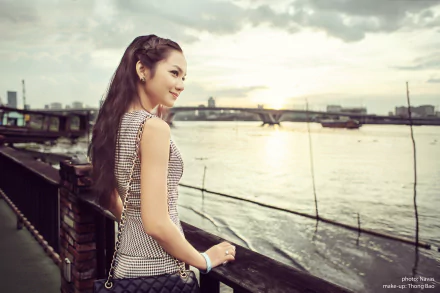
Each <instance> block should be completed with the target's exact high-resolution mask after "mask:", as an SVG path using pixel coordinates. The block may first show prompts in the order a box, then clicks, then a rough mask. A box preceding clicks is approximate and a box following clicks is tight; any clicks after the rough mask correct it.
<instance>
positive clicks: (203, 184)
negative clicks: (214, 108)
mask: <svg viewBox="0 0 440 293" xmlns="http://www.w3.org/2000/svg"><path fill="white" fill-rule="evenodd" d="M205 175H206V166H205V169H204V170H203V183H202V190H205Z"/></svg>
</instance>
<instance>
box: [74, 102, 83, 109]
mask: <svg viewBox="0 0 440 293" xmlns="http://www.w3.org/2000/svg"><path fill="white" fill-rule="evenodd" d="M82 108H84V104H83V103H82V102H73V103H72V109H82Z"/></svg>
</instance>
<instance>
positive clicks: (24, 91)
mask: <svg viewBox="0 0 440 293" xmlns="http://www.w3.org/2000/svg"><path fill="white" fill-rule="evenodd" d="M21 83H22V85H23V109H25V110H26V90H25V88H24V79H22V80H21Z"/></svg>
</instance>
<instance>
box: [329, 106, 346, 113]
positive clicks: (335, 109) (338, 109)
mask: <svg viewBox="0 0 440 293" xmlns="http://www.w3.org/2000/svg"><path fill="white" fill-rule="evenodd" d="M341 110H342V107H341V106H339V105H327V112H336V113H340V112H341Z"/></svg>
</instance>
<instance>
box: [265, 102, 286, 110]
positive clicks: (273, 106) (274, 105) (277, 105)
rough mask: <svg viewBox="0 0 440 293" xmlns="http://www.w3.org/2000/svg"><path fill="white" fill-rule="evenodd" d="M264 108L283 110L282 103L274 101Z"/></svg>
mask: <svg viewBox="0 0 440 293" xmlns="http://www.w3.org/2000/svg"><path fill="white" fill-rule="evenodd" d="M265 108H268V109H275V110H280V109H283V108H284V101H274V102H271V103H269V104H267V106H266V107H265Z"/></svg>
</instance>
